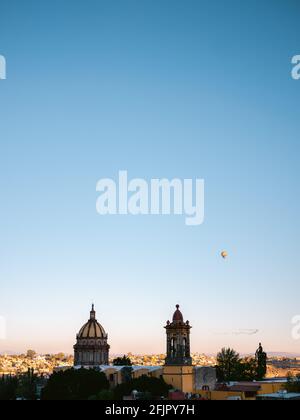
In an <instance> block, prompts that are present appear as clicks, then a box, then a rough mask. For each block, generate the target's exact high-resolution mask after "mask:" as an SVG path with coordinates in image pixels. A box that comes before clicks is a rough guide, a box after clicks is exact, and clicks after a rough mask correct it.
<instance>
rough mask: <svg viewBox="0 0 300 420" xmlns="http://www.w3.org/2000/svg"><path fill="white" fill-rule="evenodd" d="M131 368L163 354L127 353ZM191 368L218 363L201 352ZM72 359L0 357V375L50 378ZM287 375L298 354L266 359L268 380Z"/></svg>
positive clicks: (295, 368) (158, 362)
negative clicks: (58, 368) (32, 371)
mask: <svg viewBox="0 0 300 420" xmlns="http://www.w3.org/2000/svg"><path fill="white" fill-rule="evenodd" d="M118 356H121V355H112V356H111V357H110V360H109V361H110V363H111V364H112V363H113V360H114V358H115V357H118ZM126 357H128V358H129V359H130V360H131V362H132V364H133V365H134V366H163V365H164V363H165V358H166V355H165V354H150V355H146V354H145V355H135V354H132V353H129V354H127V355H126ZM192 359H193V365H195V366H211V367H214V366H215V365H216V364H217V360H216V356H211V355H205V354H201V353H193V354H192ZM73 364H74V357H73V356H72V355H65V354H63V353H59V354H46V355H39V354H36V353H35V352H34V351H31V350H30V351H28V352H26V353H24V354H20V355H8V354H3V355H0V375H13V376H14V375H18V374H21V373H25V372H27V371H28V369H33V370H34V372H35V373H36V374H38V375H44V376H49V375H51V374H52V373H53V371H54V369H55V368H57V367H68V366H73ZM288 373H292V374H293V375H297V374H300V355H299V356H298V357H287V356H271V357H269V358H268V365H267V375H266V377H267V378H274V377H277V378H278V377H285V376H287V374H288Z"/></svg>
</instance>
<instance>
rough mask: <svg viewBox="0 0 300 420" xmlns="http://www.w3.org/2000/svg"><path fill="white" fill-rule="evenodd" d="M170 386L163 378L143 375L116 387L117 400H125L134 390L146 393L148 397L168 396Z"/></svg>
mask: <svg viewBox="0 0 300 420" xmlns="http://www.w3.org/2000/svg"><path fill="white" fill-rule="evenodd" d="M170 389H171V386H169V385H168V384H167V383H166V382H165V381H164V380H163V379H162V378H160V379H158V378H149V377H148V376H146V375H143V376H141V377H139V378H137V379H132V380H131V381H129V382H126V383H122V384H120V385H118V386H117V387H116V388H115V391H114V395H115V399H116V400H123V398H124V397H125V396H128V395H131V393H132V391H138V392H141V393H144V395H145V397H147V399H149V398H151V397H152V398H155V397H167V396H168V394H169V390H170Z"/></svg>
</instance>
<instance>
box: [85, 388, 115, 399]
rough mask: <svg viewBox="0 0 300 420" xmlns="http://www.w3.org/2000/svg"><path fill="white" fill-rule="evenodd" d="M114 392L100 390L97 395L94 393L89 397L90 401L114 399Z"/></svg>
mask: <svg viewBox="0 0 300 420" xmlns="http://www.w3.org/2000/svg"><path fill="white" fill-rule="evenodd" d="M113 399H114V393H113V391H110V390H104V391H101V392H99V393H98V394H97V395H93V396H92V397H90V398H89V401H113Z"/></svg>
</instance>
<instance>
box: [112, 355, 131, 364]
mask: <svg viewBox="0 0 300 420" xmlns="http://www.w3.org/2000/svg"><path fill="white" fill-rule="evenodd" d="M113 365H114V366H132V363H131V360H130V358H129V357H126V356H123V357H117V358H116V359H114V361H113Z"/></svg>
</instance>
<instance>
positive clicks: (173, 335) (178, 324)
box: [165, 305, 192, 366]
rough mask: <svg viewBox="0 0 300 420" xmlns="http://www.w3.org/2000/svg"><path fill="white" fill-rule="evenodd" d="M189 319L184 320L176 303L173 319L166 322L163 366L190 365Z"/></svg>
mask: <svg viewBox="0 0 300 420" xmlns="http://www.w3.org/2000/svg"><path fill="white" fill-rule="evenodd" d="M191 328H192V327H191V326H190V323H189V321H186V322H184V320H183V315H182V313H181V311H180V310H179V305H176V311H175V313H174V315H173V321H172V322H170V321H168V322H167V325H166V326H165V329H166V332H167V357H166V361H165V366H192V357H191V345H190V330H191Z"/></svg>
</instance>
